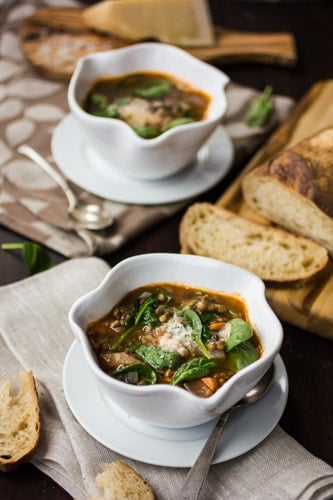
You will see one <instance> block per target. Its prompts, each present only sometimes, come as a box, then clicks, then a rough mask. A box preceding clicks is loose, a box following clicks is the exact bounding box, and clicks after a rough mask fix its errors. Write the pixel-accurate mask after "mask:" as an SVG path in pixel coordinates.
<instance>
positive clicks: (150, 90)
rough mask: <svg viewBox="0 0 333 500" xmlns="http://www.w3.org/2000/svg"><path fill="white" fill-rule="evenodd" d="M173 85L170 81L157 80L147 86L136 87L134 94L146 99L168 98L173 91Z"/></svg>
mask: <svg viewBox="0 0 333 500" xmlns="http://www.w3.org/2000/svg"><path fill="white" fill-rule="evenodd" d="M171 87H172V86H171V83H170V82H168V80H156V81H154V80H153V81H152V82H149V83H146V85H142V86H139V87H136V88H135V89H134V90H133V94H134V95H137V96H140V97H144V98H145V99H158V98H161V97H164V96H166V95H167V94H168V93H169V92H170V90H171Z"/></svg>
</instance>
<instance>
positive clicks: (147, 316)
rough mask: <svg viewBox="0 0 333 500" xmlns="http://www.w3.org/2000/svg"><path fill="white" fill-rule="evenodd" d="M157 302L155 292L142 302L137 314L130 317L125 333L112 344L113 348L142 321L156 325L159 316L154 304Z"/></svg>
mask: <svg viewBox="0 0 333 500" xmlns="http://www.w3.org/2000/svg"><path fill="white" fill-rule="evenodd" d="M155 302H156V297H155V295H154V294H150V295H148V297H147V298H146V299H145V300H144V301H143V302H142V303H141V305H140V306H139V309H138V311H137V312H136V314H132V315H131V316H130V318H129V323H128V328H126V330H125V331H124V333H123V334H122V335H121V336H120V337H119V338H118V339H117V340H116V341H115V342H114V343H113V344H112V346H111V349H117V347H119V346H120V345H121V344H122V343H123V342H124V340H125V339H126V338H127V337H128V336H129V334H130V333H132V331H133V330H134V328H135V327H136V326H137V325H139V324H140V323H143V324H146V325H154V324H156V323H157V316H156V313H155V311H154V310H153V309H152V306H153V304H155Z"/></svg>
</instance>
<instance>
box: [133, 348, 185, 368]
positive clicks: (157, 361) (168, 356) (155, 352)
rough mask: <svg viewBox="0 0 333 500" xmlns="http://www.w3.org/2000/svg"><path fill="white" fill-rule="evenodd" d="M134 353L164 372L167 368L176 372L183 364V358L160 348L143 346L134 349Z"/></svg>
mask: <svg viewBox="0 0 333 500" xmlns="http://www.w3.org/2000/svg"><path fill="white" fill-rule="evenodd" d="M134 352H135V354H137V356H139V357H140V358H141V359H142V360H143V361H145V362H146V363H148V364H149V365H151V366H152V367H153V368H155V370H164V369H165V368H172V369H173V370H175V369H176V368H177V367H178V366H179V365H180V362H181V357H180V356H179V355H178V354H177V353H175V352H170V351H164V350H163V349H161V347H158V346H153V345H148V344H141V345H139V346H137V347H135V348H134Z"/></svg>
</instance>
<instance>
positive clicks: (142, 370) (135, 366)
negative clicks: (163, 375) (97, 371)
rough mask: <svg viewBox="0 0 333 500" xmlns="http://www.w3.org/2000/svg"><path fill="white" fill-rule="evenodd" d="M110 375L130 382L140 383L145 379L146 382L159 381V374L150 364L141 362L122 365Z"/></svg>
mask: <svg viewBox="0 0 333 500" xmlns="http://www.w3.org/2000/svg"><path fill="white" fill-rule="evenodd" d="M110 375H111V376H112V377H115V378H118V379H120V380H123V381H124V382H127V383H128V384H138V383H139V382H140V381H143V382H145V383H146V384H156V383H157V375H156V373H155V371H154V370H153V369H152V368H151V367H150V366H147V365H144V364H141V363H132V364H129V365H123V366H120V367H118V368H117V370H115V371H113V372H112V373H111V374H110Z"/></svg>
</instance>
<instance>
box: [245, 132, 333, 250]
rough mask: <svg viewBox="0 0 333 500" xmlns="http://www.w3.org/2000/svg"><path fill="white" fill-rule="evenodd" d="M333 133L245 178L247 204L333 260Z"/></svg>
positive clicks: (294, 149)
mask: <svg viewBox="0 0 333 500" xmlns="http://www.w3.org/2000/svg"><path fill="white" fill-rule="evenodd" d="M332 168H333V127H331V128H328V129H324V130H321V131H320V132H318V133H317V134H315V135H313V136H311V137H309V138H307V139H305V140H303V141H302V142H300V143H299V144H297V145H296V146H294V147H292V148H291V149H287V150H284V151H282V152H280V153H278V154H277V155H275V156H274V157H272V158H269V159H268V160H267V161H266V162H264V163H262V164H261V165H259V166H257V167H256V168H255V169H253V170H252V171H251V172H249V173H248V174H247V175H246V176H245V177H244V178H243V181H242V192H243V197H244V200H245V202H246V204H247V205H248V206H249V207H250V208H251V209H252V210H253V211H254V212H257V213H259V214H260V215H261V216H263V217H266V218H267V219H269V220H270V221H271V222H273V223H275V224H278V225H279V226H281V227H283V228H284V229H287V230H288V231H291V232H293V233H296V234H300V235H302V236H304V237H306V238H310V239H312V240H314V241H316V242H317V243H319V244H320V245H322V246H324V247H325V248H327V250H328V252H329V253H330V255H331V256H332V257H333V197H332V192H333V174H332Z"/></svg>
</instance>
